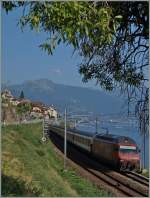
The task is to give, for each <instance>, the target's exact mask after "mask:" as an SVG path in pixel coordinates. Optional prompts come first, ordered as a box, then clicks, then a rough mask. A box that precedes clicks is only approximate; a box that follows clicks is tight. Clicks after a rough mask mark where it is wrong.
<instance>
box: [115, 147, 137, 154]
mask: <svg viewBox="0 0 150 198" xmlns="http://www.w3.org/2000/svg"><path fill="white" fill-rule="evenodd" d="M119 151H120V152H121V153H137V152H138V149H137V148H136V147H135V149H127V148H119Z"/></svg>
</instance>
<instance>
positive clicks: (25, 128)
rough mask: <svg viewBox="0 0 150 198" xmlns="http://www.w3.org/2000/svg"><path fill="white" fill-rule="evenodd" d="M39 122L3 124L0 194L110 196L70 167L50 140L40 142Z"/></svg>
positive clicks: (40, 127) (40, 126)
mask: <svg viewBox="0 0 150 198" xmlns="http://www.w3.org/2000/svg"><path fill="white" fill-rule="evenodd" d="M41 136H42V124H41V123H36V124H26V125H25V124H22V125H18V126H17V125H8V126H5V127H2V196H47V197H53V196H55V197H61V196H64V197H68V196H69V197H73V196H76V197H77V196H80V197H81V196H84V197H93V196H94V197H100V196H105V197H108V196H112V195H111V194H109V193H108V192H105V191H104V190H102V189H98V188H97V187H96V186H94V185H93V184H92V183H91V182H89V181H86V179H84V178H81V177H80V176H78V175H77V173H76V172H75V170H73V169H72V168H69V170H68V171H67V172H63V171H62V167H63V161H62V159H61V158H60V157H58V156H57V155H56V152H55V150H54V146H53V144H52V143H51V141H50V140H49V141H47V142H46V143H42V142H41Z"/></svg>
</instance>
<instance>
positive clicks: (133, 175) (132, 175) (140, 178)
mask: <svg viewBox="0 0 150 198" xmlns="http://www.w3.org/2000/svg"><path fill="white" fill-rule="evenodd" d="M124 175H126V176H128V177H129V178H132V179H133V180H135V181H137V182H140V183H141V184H143V185H145V186H148V187H149V178H147V177H144V176H143V175H141V174H138V173H135V172H127V173H124Z"/></svg>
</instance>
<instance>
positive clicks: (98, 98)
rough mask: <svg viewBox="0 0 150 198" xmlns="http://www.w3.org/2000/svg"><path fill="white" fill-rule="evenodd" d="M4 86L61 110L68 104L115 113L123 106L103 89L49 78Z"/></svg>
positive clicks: (95, 111)
mask: <svg viewBox="0 0 150 198" xmlns="http://www.w3.org/2000/svg"><path fill="white" fill-rule="evenodd" d="M4 88H8V89H9V90H10V91H11V92H12V94H13V95H14V96H16V97H19V95H20V92H21V91H22V90H23V92H24V95H25V97H26V98H28V99H31V100H35V101H42V102H43V103H45V104H47V105H52V104H53V105H54V106H56V108H57V109H58V110H59V111H63V110H64V108H65V106H68V107H69V110H71V111H74V112H82V111H88V112H89V111H90V112H94V113H101V114H112V113H114V114H115V113H119V112H120V110H121V106H122V102H121V99H119V98H118V97H116V96H112V95H109V94H106V93H105V92H103V91H99V90H94V89H90V88H82V87H74V86H69V85H63V84H56V83H54V82H52V81H51V80H47V79H39V80H34V81H25V82H24V83H22V84H20V85H9V86H5V85H2V89H4Z"/></svg>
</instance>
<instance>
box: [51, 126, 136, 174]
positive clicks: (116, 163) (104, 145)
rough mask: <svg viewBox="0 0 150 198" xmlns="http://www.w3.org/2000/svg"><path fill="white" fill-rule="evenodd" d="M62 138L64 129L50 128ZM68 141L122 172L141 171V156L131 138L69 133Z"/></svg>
mask: <svg viewBox="0 0 150 198" xmlns="http://www.w3.org/2000/svg"><path fill="white" fill-rule="evenodd" d="M50 132H53V133H55V134H57V135H59V136H61V137H62V138H63V137H64V129H62V128H59V127H56V126H55V127H54V126H51V127H50ZM67 141H69V142H70V143H72V144H74V145H76V146H78V147H80V148H82V149H84V150H85V151H87V152H89V153H91V155H92V156H94V157H95V158H96V159H98V160H99V161H101V162H105V163H107V164H109V165H111V166H112V167H114V168H117V169H119V170H121V171H126V170H139V168H140V155H139V149H138V147H137V144H136V143H135V141H134V140H133V139H131V138H129V137H125V136H118V135H112V134H98V135H95V136H93V137H89V136H86V135H81V134H78V133H75V132H74V131H71V130H69V131H67Z"/></svg>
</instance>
